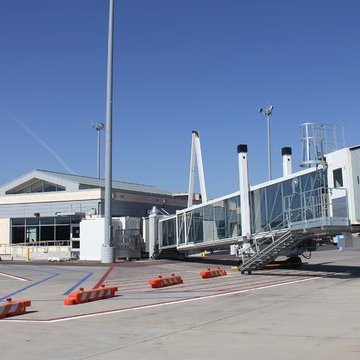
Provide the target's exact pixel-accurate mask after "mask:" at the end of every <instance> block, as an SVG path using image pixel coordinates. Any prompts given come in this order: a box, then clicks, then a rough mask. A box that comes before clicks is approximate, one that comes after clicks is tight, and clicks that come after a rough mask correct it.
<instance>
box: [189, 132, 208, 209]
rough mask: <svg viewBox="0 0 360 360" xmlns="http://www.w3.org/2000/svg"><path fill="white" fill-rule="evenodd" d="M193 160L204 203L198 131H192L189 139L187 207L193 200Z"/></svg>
mask: <svg viewBox="0 0 360 360" xmlns="http://www.w3.org/2000/svg"><path fill="white" fill-rule="evenodd" d="M195 160H196V162H197V169H198V175H199V183H200V192H201V201H202V202H206V201H207V195H206V186H205V176H204V167H203V161H202V156H201V147H200V136H199V132H198V131H196V130H193V132H192V137H191V158H190V176H189V191H188V207H190V206H192V204H193V198H194V178H195Z"/></svg>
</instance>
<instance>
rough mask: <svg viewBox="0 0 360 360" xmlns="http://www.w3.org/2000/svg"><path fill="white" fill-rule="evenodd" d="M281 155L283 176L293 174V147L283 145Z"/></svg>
mask: <svg viewBox="0 0 360 360" xmlns="http://www.w3.org/2000/svg"><path fill="white" fill-rule="evenodd" d="M281 155H282V158H283V176H288V175H291V174H292V164H291V147H283V148H282V149H281Z"/></svg>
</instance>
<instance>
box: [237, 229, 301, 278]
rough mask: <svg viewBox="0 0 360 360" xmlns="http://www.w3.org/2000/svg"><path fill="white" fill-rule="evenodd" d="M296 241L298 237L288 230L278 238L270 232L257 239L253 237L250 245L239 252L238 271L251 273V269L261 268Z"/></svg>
mask: <svg viewBox="0 0 360 360" xmlns="http://www.w3.org/2000/svg"><path fill="white" fill-rule="evenodd" d="M298 241H299V238H297V237H296V236H293V234H292V232H291V231H290V230H287V231H286V232H284V233H282V234H281V235H280V236H279V237H278V238H275V236H274V234H272V233H267V234H266V235H265V236H264V237H262V238H261V239H259V240H256V239H255V238H253V239H252V241H250V244H251V245H250V246H249V247H248V248H247V249H246V250H245V251H243V252H242V254H241V255H242V261H243V262H242V264H241V265H240V266H239V271H241V273H242V274H244V273H245V271H247V272H248V274H251V271H252V270H258V269H263V268H264V267H265V265H267V264H268V263H270V262H271V261H273V260H275V259H276V258H277V257H278V256H279V254H280V253H281V252H282V251H283V250H285V249H289V248H292V247H293V246H294V245H296V243H297V242H298ZM269 242H270V243H269Z"/></svg>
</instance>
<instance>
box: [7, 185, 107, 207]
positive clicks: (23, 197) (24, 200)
mask: <svg viewBox="0 0 360 360" xmlns="http://www.w3.org/2000/svg"><path fill="white" fill-rule="evenodd" d="M100 196H101V190H100V189H91V190H79V191H76V192H67V191H57V192H48V193H36V194H35V193H34V194H16V195H5V196H2V197H0V205H10V204H31V203H43V202H54V201H76V200H93V199H99V198H100Z"/></svg>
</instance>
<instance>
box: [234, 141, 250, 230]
mask: <svg viewBox="0 0 360 360" xmlns="http://www.w3.org/2000/svg"><path fill="white" fill-rule="evenodd" d="M237 152H238V161H239V179H240V202H241V204H240V208H241V232H242V234H241V235H242V236H250V234H251V226H250V202H249V175H248V163H247V145H238V148H237Z"/></svg>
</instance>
